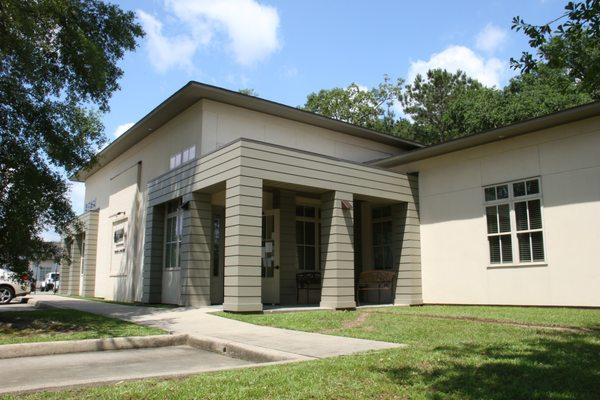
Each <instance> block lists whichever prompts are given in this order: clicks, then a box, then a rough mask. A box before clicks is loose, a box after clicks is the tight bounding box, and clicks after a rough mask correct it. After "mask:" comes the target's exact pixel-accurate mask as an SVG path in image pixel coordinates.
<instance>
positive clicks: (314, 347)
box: [33, 295, 402, 358]
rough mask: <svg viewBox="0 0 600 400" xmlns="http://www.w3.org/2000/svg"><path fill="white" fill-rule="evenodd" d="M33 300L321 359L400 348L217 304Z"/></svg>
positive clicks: (44, 297)
mask: <svg viewBox="0 0 600 400" xmlns="http://www.w3.org/2000/svg"><path fill="white" fill-rule="evenodd" d="M33 301H34V302H38V303H39V304H42V305H43V304H45V305H48V306H51V307H58V308H70V309H74V310H80V311H87V312H90V313H94V314H100V315H104V316H108V317H113V318H119V319H123V320H127V321H131V322H135V323H138V324H142V325H147V326H153V327H158V328H162V329H164V330H167V331H169V332H173V333H182V334H188V335H190V336H195V335H199V336H210V337H214V338H219V339H223V340H228V341H233V342H238V343H242V344H248V345H253V346H258V347H263V348H265V349H273V350H278V351H283V352H287V353H292V354H296V355H301V356H306V357H314V358H324V357H332V356H339V355H347V354H354V353H359V352H363V351H369V350H381V349H389V348H396V347H402V345H401V344H398V343H388V342H379V341H374V340H364V339H353V338H348V337H341V336H330V335H322V334H318V333H309V332H300V331H292V330H288V329H279V328H271V327H266V326H258V325H252V324H248V323H245V322H240V321H235V320H231V319H228V318H222V317H218V316H215V315H211V314H210V312H214V311H218V310H220V307H216V306H215V307H206V308H157V307H144V306H133V305H132V306H130V305H121V304H112V303H104V302H99V301H90V300H83V299H74V298H70V297H62V296H57V295H36V296H34V297H33Z"/></svg>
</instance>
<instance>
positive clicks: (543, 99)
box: [447, 65, 591, 135]
mask: <svg viewBox="0 0 600 400" xmlns="http://www.w3.org/2000/svg"><path fill="white" fill-rule="evenodd" d="M589 101H591V97H590V96H589V95H588V94H587V93H584V92H582V91H581V88H580V87H579V85H577V84H576V83H574V82H573V81H572V80H571V79H570V77H569V76H567V75H566V74H564V73H563V71H562V70H557V69H553V68H550V67H548V66H546V65H540V66H539V67H538V68H536V70H535V71H531V72H527V73H523V74H521V75H518V76H516V77H514V78H512V79H511V80H510V81H509V82H508V84H507V85H506V86H505V87H504V88H503V89H502V90H498V89H495V88H486V87H480V88H477V89H472V90H468V91H465V92H464V93H462V94H460V95H459V96H457V97H456V98H455V99H454V100H453V101H452V102H451V103H450V104H449V106H448V112H447V116H448V118H447V126H448V129H449V130H450V131H451V132H456V133H457V135H469V134H473V133H478V132H483V131H486V130H489V129H494V128H498V127H501V126H505V125H509V124H513V123H515V122H519V121H524V120H527V119H530V118H535V117H539V116H542V115H546V114H550V113H553V112H557V111H560V110H564V109H566V108H570V107H575V106H577V105H580V104H584V103H587V102H589Z"/></svg>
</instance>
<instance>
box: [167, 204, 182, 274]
mask: <svg viewBox="0 0 600 400" xmlns="http://www.w3.org/2000/svg"><path fill="white" fill-rule="evenodd" d="M180 203H181V201H180V200H173V201H170V202H169V203H167V215H166V218H165V256H164V259H165V263H164V264H165V268H167V269H172V268H179V266H180V265H181V260H180V251H179V249H180V247H181V232H182V223H183V218H182V214H181V208H180Z"/></svg>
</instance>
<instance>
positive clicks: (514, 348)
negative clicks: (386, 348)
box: [380, 334, 600, 400]
mask: <svg viewBox="0 0 600 400" xmlns="http://www.w3.org/2000/svg"><path fill="white" fill-rule="evenodd" d="M431 351H432V352H433V354H431V355H432V356H433V357H434V359H437V360H436V361H433V362H432V364H429V365H421V366H420V367H422V368H419V366H415V367H402V368H387V369H385V368H383V369H381V370H380V371H381V372H384V373H386V374H387V375H388V376H389V377H390V378H391V379H392V380H393V381H395V382H396V383H397V384H399V385H406V384H407V383H408V384H419V385H424V386H426V387H428V391H429V393H430V397H431V398H434V399H437V398H447V397H452V398H459V399H561V400H562V399H596V400H597V399H600V337H599V336H598V335H585V334H558V335H554V337H551V336H546V335H542V336H539V337H537V338H536V339H531V340H526V341H519V342H516V343H515V344H514V345H510V344H508V345H503V346H501V345H498V344H490V345H486V344H477V343H468V344H467V343H465V344H461V345H459V346H441V347H436V348H434V349H432V350H431Z"/></svg>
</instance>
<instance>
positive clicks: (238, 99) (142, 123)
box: [70, 81, 423, 182]
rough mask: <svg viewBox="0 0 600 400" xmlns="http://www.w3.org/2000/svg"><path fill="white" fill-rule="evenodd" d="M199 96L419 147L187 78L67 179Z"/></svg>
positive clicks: (85, 173)
mask: <svg viewBox="0 0 600 400" xmlns="http://www.w3.org/2000/svg"><path fill="white" fill-rule="evenodd" d="M201 99H207V100H213V101H216V102H220V103H225V104H229V105H232V106H236V107H242V108H246V109H248V110H252V111H258V112H261V113H265V114H269V115H273V116H277V117H281V118H285V119H289V120H292V121H297V122H301V123H305V124H308V125H313V126H317V127H320V128H325V129H330V130H333V131H337V132H341V133H346V134H348V135H352V136H356V137H360V138H364V139H369V140H373V141H376V142H380V143H386V144H389V145H391V146H396V147H398V148H401V149H405V150H412V149H415V148H421V147H423V145H422V144H420V143H417V142H413V141H410V140H406V139H402V138H399V137H397V136H392V135H389V134H385V133H381V132H377V131H374V130H371V129H366V128H363V127H360V126H357V125H352V124H349V123H346V122H342V121H338V120H335V119H332V118H329V117H325V116H322V115H319V114H315V113H312V112H308V111H304V110H301V109H299V108H295V107H290V106H287V105H285V104H281V103H277V102H274V101H270V100H265V99H261V98H258V97H254V96H249V95H245V94H242V93H239V92H234V91H232V90H228V89H223V88H220V87H217V86H212V85H207V84H204V83H200V82H196V81H190V82H188V83H187V84H186V85H185V86H183V87H182V88H181V89H179V90H178V91H176V92H175V93H173V94H172V95H171V96H170V97H169V98H167V99H166V100H165V101H163V102H162V103H161V104H159V105H158V106H157V107H156V108H154V109H153V110H152V111H150V112H149V113H148V114H147V115H146V116H144V117H143V118H142V119H141V120H139V121H138V122H136V123H135V125H133V126H132V127H131V128H130V129H128V130H127V131H126V132H125V133H123V134H122V135H121V136H119V137H118V138H117V139H115V140H114V141H113V142H112V143H110V144H109V145H108V146H107V147H106V148H104V149H103V150H102V151H101V152H100V153H98V155H97V159H96V162H95V163H93V164H92V165H91V166H89V167H86V168H82V169H81V170H79V171H77V172H76V173H75V174H74V175H73V176H72V177H71V178H70V179H71V180H73V181H79V182H82V181H85V179H87V178H88V177H89V176H90V175H92V174H93V173H95V172H96V171H98V170H99V169H100V168H102V167H103V166H104V165H106V164H108V163H109V162H111V161H112V160H114V159H115V158H117V157H118V156H119V155H121V154H122V153H123V152H125V151H126V150H127V149H129V148H130V147H132V146H134V145H135V144H136V143H138V142H140V141H141V140H143V139H144V138H145V137H147V136H148V135H150V134H152V133H153V132H154V131H156V130H157V129H159V128H160V127H161V126H163V125H164V124H166V123H167V122H168V121H170V120H171V119H173V118H174V117H176V116H177V115H178V114H180V113H181V112H183V111H184V110H185V109H187V108H188V107H190V106H191V105H193V104H195V103H196V102H197V101H199V100H201Z"/></svg>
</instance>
